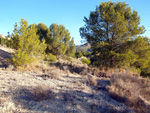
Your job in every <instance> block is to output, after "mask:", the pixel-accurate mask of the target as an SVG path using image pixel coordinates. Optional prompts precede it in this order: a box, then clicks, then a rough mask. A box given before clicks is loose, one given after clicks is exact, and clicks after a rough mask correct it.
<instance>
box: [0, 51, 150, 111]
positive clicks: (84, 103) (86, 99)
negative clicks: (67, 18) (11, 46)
mask: <svg viewBox="0 0 150 113" xmlns="http://www.w3.org/2000/svg"><path fill="white" fill-rule="evenodd" d="M3 52H6V53H8V54H5V55H6V56H8V55H9V52H7V51H5V50H3ZM6 58H8V57H3V60H6ZM6 61H7V60H6ZM1 63H2V64H3V62H1ZM1 66H3V65H1ZM114 71H115V70H107V71H106V70H105V69H103V70H101V71H99V70H98V69H96V68H91V67H88V66H87V65H83V64H82V63H81V61H80V59H73V60H72V61H66V60H59V61H58V62H56V63H51V64H50V65H48V64H46V63H43V62H34V63H32V64H31V65H27V66H26V67H25V68H22V70H21V71H19V70H15V68H14V67H13V66H12V65H9V66H7V67H5V66H3V67H2V68H0V89H1V90H0V111H1V113H14V112H19V113H31V112H32V113H41V112H46V113H50V112H56V113H62V112H70V113H72V112H77V113H91V112H92V113H97V112H99V113H134V112H139V113H143V112H145V113H148V112H149V111H148V110H149V109H148V107H149V103H148V101H149V100H150V97H149V95H150V89H149V85H150V83H149V81H147V80H145V79H142V78H140V77H137V76H132V74H129V73H123V72H122V73H118V74H116V73H114V74H112V73H113V72H114ZM111 75H112V77H111ZM110 77H111V78H110ZM110 81H111V82H110Z"/></svg>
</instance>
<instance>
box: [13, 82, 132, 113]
mask: <svg viewBox="0 0 150 113" xmlns="http://www.w3.org/2000/svg"><path fill="white" fill-rule="evenodd" d="M101 82H104V83H105V84H109V83H108V81H107V80H106V81H99V85H100V84H102V83H101ZM89 87H90V88H92V90H95V91H97V93H96V94H93V93H92V92H89V93H87V92H84V91H82V90H71V89H67V90H66V89H65V90H64V89H63V88H62V89H59V92H54V91H53V89H47V88H43V87H22V88H20V89H17V90H16V91H14V97H13V100H14V103H15V105H19V104H21V105H22V108H24V109H27V110H28V111H30V112H57V113H62V112H63V113H68V112H69V113H134V112H133V111H132V110H130V109H129V108H128V107H126V106H125V105H124V104H123V103H119V102H117V101H115V100H113V99H112V98H110V97H109V95H108V93H107V91H106V87H105V86H101V87H99V88H100V89H96V88H94V87H91V86H89Z"/></svg>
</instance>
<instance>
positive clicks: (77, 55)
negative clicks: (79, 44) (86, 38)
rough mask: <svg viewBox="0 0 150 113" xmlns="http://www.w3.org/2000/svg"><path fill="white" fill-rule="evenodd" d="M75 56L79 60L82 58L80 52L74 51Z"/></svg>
mask: <svg viewBox="0 0 150 113" xmlns="http://www.w3.org/2000/svg"><path fill="white" fill-rule="evenodd" d="M75 55H76V58H81V57H82V56H83V54H82V52H81V51H76V53H75Z"/></svg>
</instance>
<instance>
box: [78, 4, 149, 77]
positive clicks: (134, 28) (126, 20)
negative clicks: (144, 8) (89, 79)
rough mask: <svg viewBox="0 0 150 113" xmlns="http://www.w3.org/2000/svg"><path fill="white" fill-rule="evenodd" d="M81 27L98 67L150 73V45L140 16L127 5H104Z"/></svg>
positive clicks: (82, 34)
mask: <svg viewBox="0 0 150 113" xmlns="http://www.w3.org/2000/svg"><path fill="white" fill-rule="evenodd" d="M84 22H85V23H86V24H85V26H84V27H82V28H80V34H81V36H82V38H83V39H85V40H86V41H87V42H88V43H90V44H91V46H92V50H93V53H94V58H95V60H97V61H96V62H95V64H96V65H97V66H101V67H119V68H120V67H121V68H122V67H123V68H127V67H135V68H137V69H138V70H139V69H140V70H141V73H142V74H144V75H145V74H148V73H149V74H150V44H149V39H148V38H147V37H141V36H138V35H140V34H142V33H144V32H145V28H144V26H140V16H138V13H137V12H136V11H135V10H133V11H132V10H131V8H130V7H129V6H128V4H126V3H125V2H115V3H113V2H112V1H109V2H102V3H101V4H100V6H99V7H97V8H96V10H95V11H92V12H91V13H90V16H89V18H86V17H85V18H84Z"/></svg>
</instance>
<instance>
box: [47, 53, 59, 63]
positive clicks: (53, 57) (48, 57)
mask: <svg viewBox="0 0 150 113" xmlns="http://www.w3.org/2000/svg"><path fill="white" fill-rule="evenodd" d="M46 60H47V61H50V62H53V61H57V58H56V56H55V55H53V54H51V53H49V54H48V55H47V58H46Z"/></svg>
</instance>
